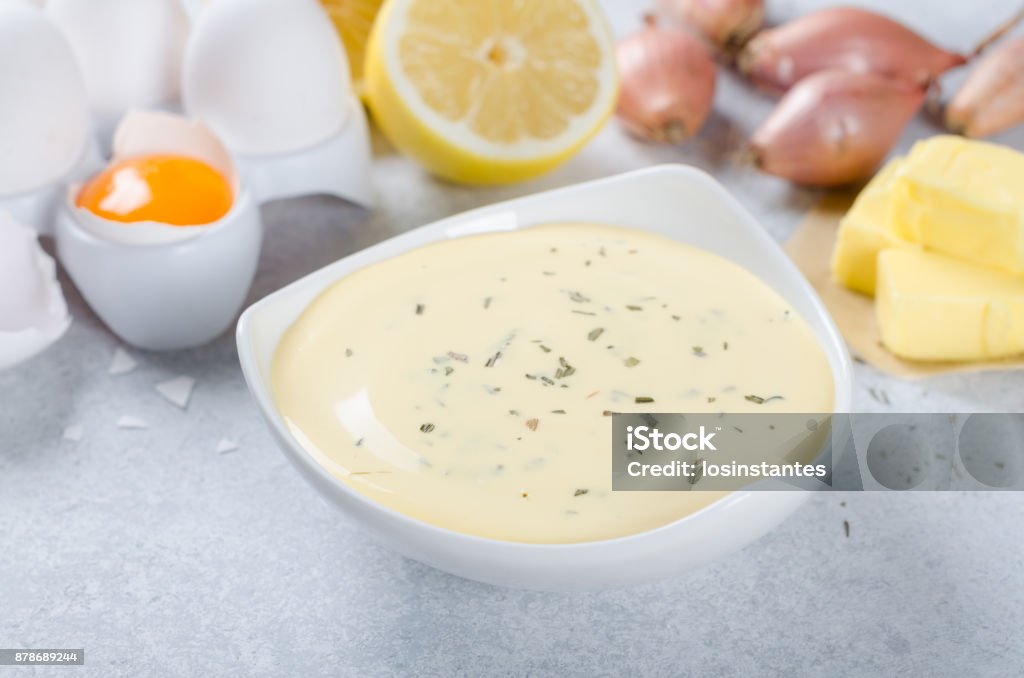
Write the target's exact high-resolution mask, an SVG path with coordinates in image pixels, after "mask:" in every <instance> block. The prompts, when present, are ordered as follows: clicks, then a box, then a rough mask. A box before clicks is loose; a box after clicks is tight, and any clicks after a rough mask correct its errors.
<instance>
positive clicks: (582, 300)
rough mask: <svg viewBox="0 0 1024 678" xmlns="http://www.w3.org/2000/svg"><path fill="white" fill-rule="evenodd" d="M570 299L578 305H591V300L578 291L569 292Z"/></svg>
mask: <svg viewBox="0 0 1024 678" xmlns="http://www.w3.org/2000/svg"><path fill="white" fill-rule="evenodd" d="M569 299H570V300H572V301H575V302H576V303H577V304H589V303H590V299H589V298H587V297H585V296H583V295H582V294H580V293H579V292H577V291H576V290H572V291H570V292H569Z"/></svg>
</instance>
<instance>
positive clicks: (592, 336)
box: [587, 327, 604, 341]
mask: <svg viewBox="0 0 1024 678" xmlns="http://www.w3.org/2000/svg"><path fill="white" fill-rule="evenodd" d="M602 334H604V328H603V327H597V328H594V329H592V330H590V332H588V333H587V339H589V340H590V341H597V339H598V337H600V336H601V335H602Z"/></svg>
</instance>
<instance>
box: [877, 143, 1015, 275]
mask: <svg viewBox="0 0 1024 678" xmlns="http://www.w3.org/2000/svg"><path fill="white" fill-rule="evenodd" d="M892 209H893V218H894V219H895V221H896V222H897V223H899V224H901V228H903V229H906V231H905V234H904V235H905V237H906V238H908V239H909V240H912V241H914V242H917V243H920V244H921V245H923V246H924V247H925V249H931V250H935V251H938V252H943V253H945V254H948V255H949V256H951V257H956V258H957V259H962V260H964V261H969V262H973V263H977V264H981V265H982V266H991V267H993V268H998V269H1002V270H1004V271H1007V272H1010V273H1024V154H1022V153H1019V152H1018V151H1015V150H1013V149H1011V148H1007V147H1005V146H999V145H996V144H990V143H986V142H983V141H973V140H968V139H964V138H963V137H955V136H949V135H942V136H935V137H931V138H929V139H925V140H923V141H919V142H918V143H916V144H915V145H914V147H913V148H912V149H911V151H910V154H909V155H908V156H907V158H906V160H905V162H904V166H903V171H902V172H900V178H899V181H898V182H897V183H896V187H895V191H894V193H893V201H892Z"/></svg>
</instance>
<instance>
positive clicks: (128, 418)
mask: <svg viewBox="0 0 1024 678" xmlns="http://www.w3.org/2000/svg"><path fill="white" fill-rule="evenodd" d="M117 427H118V428H123V429H144V428H149V424H148V423H146V420H145V419H143V418H141V417H135V416H132V415H130V414H126V415H124V416H123V417H121V418H120V419H118V420H117Z"/></svg>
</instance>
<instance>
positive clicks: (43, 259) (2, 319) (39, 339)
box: [0, 212, 71, 369]
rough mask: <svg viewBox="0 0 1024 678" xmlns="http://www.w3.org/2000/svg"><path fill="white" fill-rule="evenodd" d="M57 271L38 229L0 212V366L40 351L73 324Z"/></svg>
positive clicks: (24, 358) (8, 364)
mask: <svg viewBox="0 0 1024 678" xmlns="http://www.w3.org/2000/svg"><path fill="white" fill-rule="evenodd" d="M56 271H57V266H56V264H55V263H54V261H53V259H52V258H51V257H50V256H49V255H48V254H47V253H46V252H44V251H43V248H42V247H40V246H39V238H38V235H37V234H36V232H35V231H34V230H32V229H31V228H28V227H27V226H22V225H21V224H19V223H18V222H16V221H14V219H13V218H11V216H10V215H8V214H7V213H6V212H0V369H4V368H7V367H11V366H12V365H16V364H18V363H20V362H22V361H24V360H27V359H29V358H31V357H32V356H34V355H35V354H37V353H39V352H40V351H42V350H43V349H45V348H46V347H47V346H49V345H50V344H52V343H53V342H55V341H57V339H59V338H60V337H61V335H63V334H64V332H65V331H66V330H67V329H68V326H69V325H70V324H71V318H70V316H69V315H68V308H67V304H65V302H64V295H63V293H62V292H61V289H60V285H59V284H58V283H57V274H56Z"/></svg>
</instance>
